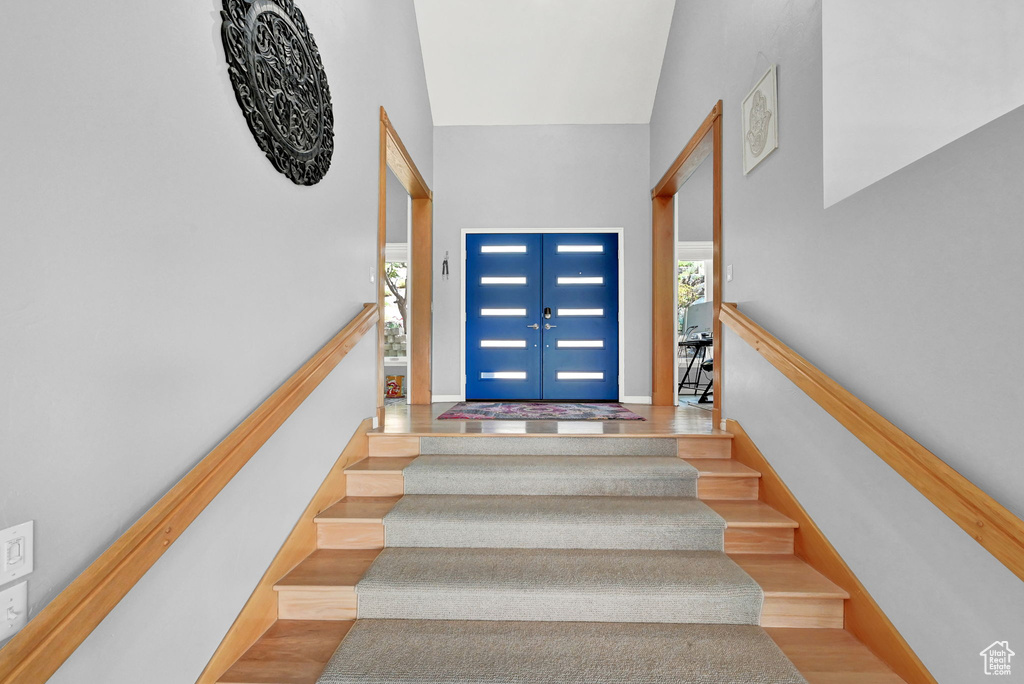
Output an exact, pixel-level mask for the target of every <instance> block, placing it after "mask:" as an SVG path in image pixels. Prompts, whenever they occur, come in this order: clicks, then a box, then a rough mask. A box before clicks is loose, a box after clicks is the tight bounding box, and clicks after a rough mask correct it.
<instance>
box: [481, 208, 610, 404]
mask: <svg viewBox="0 0 1024 684" xmlns="http://www.w3.org/2000/svg"><path fill="white" fill-rule="evenodd" d="M462 242H463V245H462V247H463V260H464V263H465V266H466V268H465V271H464V273H465V274H466V276H465V278H463V281H462V311H463V326H462V376H463V393H462V398H463V399H467V400H480V401H487V400H515V401H538V400H540V401H544V400H557V401H617V400H621V397H622V386H623V383H622V372H621V369H622V365H623V364H622V332H623V331H622V326H621V324H620V321H621V314H622V302H623V296H622V295H623V293H622V264H623V259H622V230H621V229H619V228H612V229H593V228H590V229H575V230H573V229H534V230H507V229H500V230H497V229H496V230H482V229H478V230H464V231H463V241H462Z"/></svg>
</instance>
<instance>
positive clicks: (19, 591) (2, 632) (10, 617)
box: [0, 582, 28, 643]
mask: <svg viewBox="0 0 1024 684" xmlns="http://www.w3.org/2000/svg"><path fill="white" fill-rule="evenodd" d="M27 624H28V582H22V583H21V584H15V585H14V586H13V587H11V588H10V589H4V590H3V591H0V643H2V642H4V641H6V640H7V639H10V638H11V637H12V636H14V635H15V634H17V633H18V632H19V631H20V630H21V628H22V627H24V626H25V625H27Z"/></svg>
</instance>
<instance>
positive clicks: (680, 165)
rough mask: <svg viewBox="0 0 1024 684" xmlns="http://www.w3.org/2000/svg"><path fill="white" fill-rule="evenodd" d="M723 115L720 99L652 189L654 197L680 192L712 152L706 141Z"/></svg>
mask: <svg viewBox="0 0 1024 684" xmlns="http://www.w3.org/2000/svg"><path fill="white" fill-rule="evenodd" d="M721 117H722V101H721V100H719V101H718V102H716V103H715V106H714V107H712V108H711V113H709V114H708V115H707V116H706V117H705V118H704V121H702V122H701V124H700V126H698V127H697V131H696V132H695V133H694V134H693V136H691V137H690V140H689V142H687V143H686V146H685V147H684V148H683V151H682V152H680V153H679V155H678V156H677V157H676V159H675V161H673V162H672V164H671V165H670V166H669V167H668V170H667V171H665V175H663V176H662V177H661V180H659V181H658V183H657V185H655V186H654V189H653V190H651V198H652V199H653V198H655V197H672V196H673V195H675V194H676V193H677V192H679V188H681V187H682V186H683V183H684V182H686V179H687V178H689V177H690V174H691V173H693V171H694V169H696V168H697V167H698V166H700V163H701V162H702V161H704V159H705V158H706V157H707V156H708V154H710V153H711V149H710V145H709V144H708V142H706V141H705V138H706V137H707V135H708V133H710V132H711V130H712V128H713V127H714V124H715V122H716V121H718V120H719V119H720V118H721ZM711 142H713V141H711ZM698 149H699V150H700V153H699V154H696V155H694V152H696V151H698ZM691 156H692V157H693V158H694V159H693V160H691V159H690V157H691Z"/></svg>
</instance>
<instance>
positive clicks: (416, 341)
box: [377, 107, 434, 427]
mask: <svg viewBox="0 0 1024 684" xmlns="http://www.w3.org/2000/svg"><path fill="white" fill-rule="evenodd" d="M389 168H390V169H391V171H392V173H394V174H395V177H396V178H398V180H399V181H400V182H401V183H402V187H404V188H405V190H406V192H408V193H409V196H410V197H411V198H412V236H411V237H410V240H411V244H410V256H411V264H412V278H411V279H410V286H411V291H412V306H411V307H410V311H409V327H410V330H411V337H410V339H409V343H410V345H409V349H410V354H409V382H408V386H409V392H410V397H409V398H410V400H411V402H412V403H414V404H429V403H430V383H431V357H430V340H431V336H432V334H433V330H432V326H433V314H432V313H431V311H432V310H431V305H432V300H433V292H432V289H433V261H434V258H433V207H434V202H433V199H434V195H433V193H432V192H431V191H430V188H429V187H428V186H427V182H426V181H425V180H424V179H423V174H421V173H420V170H419V169H418V168H417V167H416V163H415V162H414V161H413V159H412V155H410V154H409V150H408V149H407V148H406V147H405V143H403V142H402V138H401V137H400V136H399V135H398V131H396V130H395V127H394V125H392V123H391V119H390V118H389V117H388V113H387V112H386V111H385V110H384V108H383V107H381V108H380V165H379V169H378V179H377V182H378V190H377V203H378V206H377V252H378V254H377V306H378V308H379V311H380V315H379V320H378V322H377V420H378V423H379V424H380V425H381V426H382V427H383V425H384V415H385V413H384V388H385V376H384V261H385V255H384V245H385V243H386V241H387V185H388V179H387V170H388V169H389Z"/></svg>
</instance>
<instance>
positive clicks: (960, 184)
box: [650, 0, 1024, 684]
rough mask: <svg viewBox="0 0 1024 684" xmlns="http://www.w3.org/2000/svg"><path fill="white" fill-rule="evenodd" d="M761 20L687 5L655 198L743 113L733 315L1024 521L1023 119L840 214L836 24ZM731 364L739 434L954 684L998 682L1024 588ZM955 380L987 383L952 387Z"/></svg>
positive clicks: (737, 353) (809, 18)
mask: <svg viewBox="0 0 1024 684" xmlns="http://www.w3.org/2000/svg"><path fill="white" fill-rule="evenodd" d="M752 7H753V6H752V5H751V4H750V3H709V2H703V1H700V0H680V2H679V4H678V6H677V9H676V14H675V17H674V19H673V26H672V32H671V34H670V39H669V45H668V49H667V52H666V61H665V64H664V68H663V71H662V77H661V85H660V89H659V92H658V98H657V100H656V103H655V110H654V116H653V118H652V121H651V150H652V151H651V176H650V177H651V179H652V180H653V179H656V178H657V177H659V176H660V175H661V173H663V172H664V169H665V168H666V167H667V165H668V164H669V162H670V161H671V160H672V158H673V157H674V156H675V155H676V154H678V152H679V150H680V149H681V148H682V146H683V145H684V144H685V143H686V141H687V140H688V139H689V137H690V136H691V135H692V133H693V131H694V130H696V128H697V126H698V125H699V124H700V122H701V121H702V120H703V119H704V117H705V116H706V115H707V113H708V111H709V110H710V108H711V106H712V105H713V104H714V102H715V101H716V100H718V99H719V98H722V99H723V101H724V115H723V127H724V128H723V130H724V170H723V182H724V188H723V191H724V208H723V222H724V225H723V229H724V233H725V237H724V250H725V259H724V260H725V263H726V264H733V265H734V269H735V279H734V280H733V281H732V282H726V283H724V284H723V285H724V288H725V301H734V302H738V303H739V304H740V307H741V309H742V310H743V311H745V312H747V313H748V314H749V315H751V316H752V317H753V318H754V320H756V321H757V322H758V323H760V324H762V325H763V326H764V327H765V328H767V329H768V330H769V331H770V332H772V333H774V334H776V335H777V336H779V337H780V338H781V339H782V340H783V341H784V342H786V343H787V344H789V345H790V346H792V347H793V348H794V349H796V351H797V352H799V353H800V354H802V355H804V356H806V357H807V358H808V359H809V360H810V361H811V362H812V363H814V364H816V365H818V366H819V367H820V368H822V370H824V371H825V372H826V373H828V374H829V375H831V376H832V377H834V378H835V379H836V380H837V381H839V382H840V383H841V384H843V385H845V386H846V387H847V388H849V389H850V390H851V391H852V392H853V393H854V394H856V395H857V396H859V397H861V398H862V399H864V400H865V401H866V402H867V403H868V404H869V405H871V406H873V407H874V408H875V409H876V410H878V411H879V412H880V413H881V414H882V415H884V416H885V417H886V418H888V419H890V420H892V421H893V422H894V423H895V424H896V425H897V426H898V427H900V428H901V429H903V430H904V431H906V432H907V433H908V434H910V435H911V436H912V437H914V438H915V439H917V440H918V441H920V442H921V443H922V444H924V445H925V446H926V447H927V448H929V449H931V450H932V451H933V452H934V453H936V454H937V455H938V456H939V457H940V458H942V459H944V460H945V461H946V462H947V463H949V464H950V465H951V466H953V467H954V468H956V469H957V470H958V471H960V472H961V473H962V474H963V475H965V476H966V477H967V478H968V479H970V480H972V481H973V482H975V483H976V484H977V485H978V486H980V487H981V488H982V489H984V490H985V491H987V492H988V493H989V494H991V495H992V496H993V497H995V498H996V499H997V500H998V501H999V502H1000V503H1002V504H1003V505H1005V506H1006V507H1007V508H1009V509H1010V510H1011V511H1013V512H1014V513H1015V514H1016V515H1024V496H1022V494H1021V492H1022V491H1024V461H1022V460H1021V459H1020V457H1019V453H1020V444H1021V443H1024V427H1022V423H1021V421H1020V415H1021V411H1022V409H1024V395H1022V394H1021V383H1020V379H1021V378H1022V377H1024V355H1022V354H1021V347H1020V340H1021V339H1022V337H1024V319H1022V317H1021V316H1020V315H1019V310H1020V301H1019V300H1020V292H1021V287H1020V275H1019V273H1020V264H1021V263H1022V262H1024V233H1021V231H1020V229H1019V226H1020V220H1019V217H1020V215H1021V213H1022V212H1024V200H1022V197H1021V193H1020V187H1021V180H1022V173H1021V170H1020V164H1019V160H1020V159H1021V158H1022V156H1024V136H1021V134H1020V131H1021V130H1022V127H1024V109H1017V110H1014V111H1013V112H1011V113H1010V114H1008V115H1006V116H1004V117H1002V118H1000V119H997V120H996V121H993V122H992V123H990V124H988V125H986V126H984V127H982V128H980V129H979V130H977V131H974V132H973V133H970V134H968V135H966V136H964V137H962V138H960V139H959V140H956V141H955V142H953V143H951V144H949V145H947V146H945V147H943V148H942V149H940V150H938V151H936V152H935V153H933V154H931V155H929V156H927V157H925V158H923V159H921V160H919V161H917V162H916V163H914V164H911V165H910V166H908V167H906V168H904V169H902V170H901V171H899V172H897V173H894V174H892V175H891V176H889V177H888V178H886V179H884V180H882V181H880V182H878V183H875V184H874V185H872V186H870V187H868V188H866V189H864V190H863V191H861V192H859V193H857V194H856V195H854V196H852V197H850V198H848V199H847V200H846V201H844V202H841V203H839V204H836V205H834V206H832V207H830V208H828V209H823V208H822V202H821V197H822V165H821V159H822V104H821V103H822V91H821V83H822V72H821V47H822V44H821V4H820V2H818V1H817V0H797V1H794V2H787V3H759V4H757V5H756V11H754V10H753V9H752ZM759 53H763V55H762V54H759ZM768 62H777V63H778V65H779V113H780V116H779V140H780V143H779V144H780V146H779V149H778V151H777V152H775V153H773V154H772V156H771V157H769V158H768V159H767V160H766V161H765V162H763V163H762V164H761V165H760V166H758V167H757V168H756V169H755V170H754V171H753V172H752V173H751V174H750V175H749V176H746V177H744V176H743V172H742V160H741V148H740V141H739V133H740V130H739V128H740V127H739V124H738V120H739V111H740V102H741V100H742V98H743V97H744V96H745V95H746V94H747V92H748V91H749V89H750V87H751V86H752V85H753V84H754V83H755V82H756V81H757V79H758V78H760V76H761V74H763V73H764V70H765V68H766V67H767V64H768ZM965 339H966V340H968V341H966V342H965V341H964V340H965ZM725 351H726V365H725V374H726V377H725V388H724V389H725V391H724V400H725V407H724V409H725V415H726V417H729V418H735V419H737V420H739V422H740V423H741V424H742V425H743V426H744V427H745V428H746V429H747V431H748V432H749V433H750V435H751V437H752V438H753V439H754V441H755V443H757V445H758V446H759V447H760V448H761V449H762V451H763V452H764V454H765V456H766V457H767V458H768V460H769V461H770V462H771V463H772V465H773V466H774V467H775V468H776V469H777V470H778V471H779V473H780V475H781V476H782V477H783V479H784V480H785V481H786V483H787V484H788V485H789V486H790V487H791V488H792V490H793V492H794V494H795V495H796V496H797V498H798V499H799V500H800V502H801V503H802V504H804V506H805V507H806V508H807V510H808V512H809V513H810V515H811V517H812V518H814V519H815V520H816V521H817V522H818V523H819V524H820V525H821V527H822V529H823V531H824V532H825V534H826V535H827V536H828V538H829V539H830V540H831V541H832V542H833V543H834V544H835V545H836V547H837V549H838V550H839V552H840V553H841V554H842V555H843V557H844V558H845V559H846V560H847V562H848V563H849V564H850V566H851V568H852V569H853V571H854V572H855V573H856V574H857V575H858V576H859V577H860V579H861V580H862V581H863V582H864V584H865V585H866V586H867V588H868V590H869V591H870V592H871V593H872V595H873V596H874V597H875V599H876V600H877V601H878V602H879V604H880V605H881V606H882V608H883V609H884V610H885V611H886V613H887V614H888V615H889V617H890V618H891V619H892V620H893V622H894V623H895V624H896V626H897V627H898V628H899V629H900V631H901V632H902V633H903V635H904V636H905V637H906V638H907V640H908V641H909V642H910V644H911V646H912V647H913V648H914V649H915V650H916V651H917V653H918V654H919V655H920V656H921V658H922V659H923V660H924V662H925V664H926V665H927V666H928V667H929V668H930V669H931V671H932V672H933V674H934V675H935V676H936V677H937V678H938V680H939V681H940V682H943V684H946V683H949V684H963V683H966V682H974V681H984V680H985V678H984V675H983V674H982V669H981V663H980V660H981V658H980V657H979V656H978V652H979V651H981V650H982V649H983V648H984V647H985V646H987V645H988V644H990V643H991V642H992V641H993V640H995V639H996V638H998V639H1000V640H1003V639H1009V640H1010V643H1011V645H1012V644H1013V643H1024V621H1022V620H1021V616H1022V615H1024V584H1022V583H1021V582H1020V580H1018V579H1017V578H1016V577H1015V576H1014V575H1013V574H1012V573H1010V572H1009V570H1007V569H1006V568H1004V567H1003V566H1002V565H1001V564H999V563H998V562H997V561H996V560H994V559H993V558H992V557H991V556H990V555H989V554H988V552H986V551H985V550H984V549H983V548H982V547H980V546H979V545H978V544H977V543H975V542H974V541H973V540H972V539H971V538H970V537H968V536H967V535H966V534H964V533H963V532H961V531H960V530H959V529H958V528H956V527H955V526H954V525H953V523H952V522H950V521H949V520H948V519H947V518H946V517H945V516H944V515H943V514H942V513H940V512H939V511H938V509H936V508H935V507H934V506H932V505H931V504H930V503H929V502H928V501H927V500H926V499H924V497H922V496H921V495H920V494H918V493H917V492H916V490H913V489H912V488H911V487H910V486H909V485H908V484H907V483H906V482H905V481H904V480H903V479H902V478H900V477H899V476H898V475H896V474H895V473H894V472H892V471H891V470H890V469H889V468H888V466H885V465H884V464H883V463H882V462H881V461H880V460H879V459H878V458H877V457H876V456H874V455H873V454H872V453H871V452H869V451H867V450H866V449H865V448H864V447H863V446H862V445H861V444H860V443H859V442H858V441H856V440H855V439H854V438H852V437H850V435H849V433H847V432H846V431H845V430H844V429H843V428H842V427H840V426H839V425H838V424H837V423H836V422H835V421H834V420H833V419H832V418H830V417H829V416H828V415H827V414H825V413H824V412H823V411H821V410H820V409H818V408H816V406H815V405H813V404H812V403H811V402H810V401H809V400H808V399H807V398H806V397H805V396H804V395H803V394H801V393H800V392H799V390H797V389H796V388H795V387H794V386H793V385H792V384H791V383H789V381H788V380H786V379H785V378H783V377H782V376H781V374H779V373H778V372H777V371H776V370H775V369H774V368H772V367H771V366H770V365H768V363H767V362H766V361H764V360H763V359H761V357H760V356H758V355H757V354H756V353H755V352H753V351H752V350H750V349H749V348H747V346H746V344H745V343H744V342H743V341H741V340H740V339H739V338H737V337H735V336H734V335H732V334H727V336H726V339H725ZM953 359H965V360H967V361H966V362H967V363H969V364H970V365H971V366H972V373H971V376H970V378H969V379H962V378H959V377H957V376H954V375H951V374H950V367H951V362H952V360H953ZM961 380H963V381H962V382H961ZM1000 635H1001V636H1000ZM1019 652H1020V651H1019V649H1018V653H1019Z"/></svg>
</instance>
